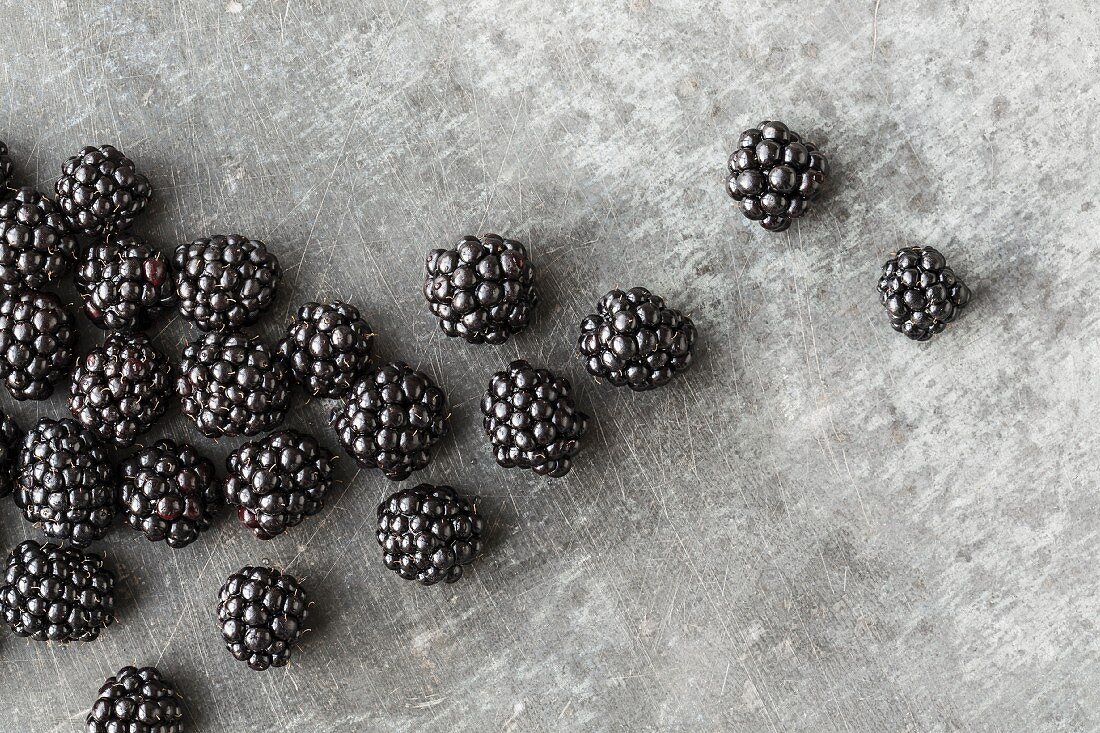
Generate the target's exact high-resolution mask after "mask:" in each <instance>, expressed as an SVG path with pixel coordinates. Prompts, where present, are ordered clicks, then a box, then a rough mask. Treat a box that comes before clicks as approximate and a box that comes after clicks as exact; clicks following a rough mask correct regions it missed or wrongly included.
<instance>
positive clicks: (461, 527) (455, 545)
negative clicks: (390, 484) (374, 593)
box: [378, 484, 482, 585]
mask: <svg viewBox="0 0 1100 733" xmlns="http://www.w3.org/2000/svg"><path fill="white" fill-rule="evenodd" d="M481 530H482V524H481V518H480V517H478V515H477V508H476V507H475V506H474V505H473V503H472V502H470V501H469V500H467V499H465V498H464V497H461V496H459V495H458V494H457V493H456V492H455V490H454V489H452V488H451V487H450V486H432V485H430V484H420V485H418V486H414V487H413V488H411V489H401V490H400V491H396V492H394V493H393V494H390V496H389V497H388V498H387V499H386V500H385V501H383V502H382V503H381V504H379V505H378V544H379V545H381V546H382V553H383V554H382V562H383V563H385V565H386V567H387V568H389V569H390V570H392V571H394V572H395V573H397V574H398V575H400V576H401V577H402V578H404V579H406V580H417V581H419V582H420V583H422V584H423V585H435V584H436V583H438V582H440V581H444V582H446V583H453V582H455V581H456V580H458V579H459V578H461V577H462V568H463V566H465V565H469V564H470V563H472V562H473V561H474V558H476V557H477V554H478V552H479V551H480V549H481Z"/></svg>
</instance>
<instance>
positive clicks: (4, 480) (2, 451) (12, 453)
mask: <svg viewBox="0 0 1100 733" xmlns="http://www.w3.org/2000/svg"><path fill="white" fill-rule="evenodd" d="M22 445H23V429H22V428H20V427H19V424H18V423H16V422H15V420H14V419H13V418H11V417H10V416H8V415H5V414H4V413H2V412H0V499H2V498H4V497H5V496H8V495H9V494H11V492H12V489H13V488H14V486H15V469H16V465H17V464H18V461H19V450H20V448H21V447H22Z"/></svg>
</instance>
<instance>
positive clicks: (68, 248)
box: [0, 187, 76, 293]
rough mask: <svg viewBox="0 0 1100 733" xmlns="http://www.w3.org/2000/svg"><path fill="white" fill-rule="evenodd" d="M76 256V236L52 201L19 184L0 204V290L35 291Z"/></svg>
mask: <svg viewBox="0 0 1100 733" xmlns="http://www.w3.org/2000/svg"><path fill="white" fill-rule="evenodd" d="M75 259H76V237H74V236H73V235H72V232H71V231H70V230H69V224H68V222H66V220H65V217H64V216H63V215H62V213H61V211H60V210H59V209H58V208H57V206H56V205H55V204H54V202H53V201H50V200H49V199H48V198H46V197H45V196H43V195H42V194H40V193H39V192H38V191H35V190H34V189H33V188H28V187H23V188H20V189H19V190H18V191H16V193H15V196H14V198H10V199H7V200H6V201H4V202H3V203H0V289H2V290H3V291H4V292H7V293H14V292H18V291H20V290H25V289H30V290H38V289H40V288H42V287H44V286H45V285H46V284H47V283H50V282H53V281H54V280H58V279H60V278H61V277H63V276H64V275H65V274H66V273H67V272H68V271H69V268H70V267H72V264H73V261H74V260H75Z"/></svg>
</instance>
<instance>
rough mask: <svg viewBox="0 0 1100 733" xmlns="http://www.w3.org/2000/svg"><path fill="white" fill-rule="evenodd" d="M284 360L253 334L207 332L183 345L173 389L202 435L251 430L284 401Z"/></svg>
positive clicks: (276, 413) (269, 423)
mask: <svg viewBox="0 0 1100 733" xmlns="http://www.w3.org/2000/svg"><path fill="white" fill-rule="evenodd" d="M287 382H288V375H287V369H286V365H284V364H283V363H282V362H281V361H279V360H277V359H276V358H274V356H273V355H272V354H271V352H270V351H269V350H268V348H267V347H266V346H265V345H264V343H263V342H262V341H261V340H260V339H259V338H257V337H256V336H248V335H246V334H243V333H240V332H239V331H228V332H224V333H208V334H206V335H204V336H200V337H199V338H197V339H195V340H194V341H192V342H191V343H190V344H188V345H187V347H186V348H185V349H184V350H183V359H182V361H181V362H180V369H179V378H178V380H177V383H176V384H177V387H176V389H177V391H178V392H179V393H180V396H181V397H182V399H183V412H184V413H185V414H186V415H187V416H188V417H190V418H191V419H192V420H194V421H195V424H196V425H198V427H199V430H201V431H202V433H203V435H205V436H207V437H208V438H216V437H218V436H220V435H229V436H233V435H256V434H258V433H262V432H265V431H267V430H271V429H272V428H274V427H275V426H276V425H278V424H279V423H281V422H282V421H283V417H284V416H285V415H286V411H287V408H288V407H289V406H290V391H289V389H288V384H287Z"/></svg>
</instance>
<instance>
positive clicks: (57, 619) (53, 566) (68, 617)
mask: <svg viewBox="0 0 1100 733" xmlns="http://www.w3.org/2000/svg"><path fill="white" fill-rule="evenodd" d="M114 587H115V576H114V574H113V573H112V572H111V571H110V570H109V569H107V568H106V567H104V565H103V558H102V557H100V556H98V555H93V554H91V553H88V552H84V551H83V550H80V549H78V548H75V547H61V546H59V545H55V544H53V543H52V542H47V543H46V544H44V545H43V544H39V543H37V542H35V541H34V540H27V541H26V542H22V543H20V545H19V546H18V547H16V548H15V549H14V550H12V551H11V554H9V555H8V567H7V572H6V573H5V574H4V579H3V584H2V585H0V614H3V616H4V621H5V622H6V623H7V624H8V626H10V627H11V630H12V632H13V633H15V634H16V635H17V636H28V637H30V638H32V639H34V640H36V641H61V642H69V641H94V640H95V639H96V637H98V636H99V632H100V631H102V630H103V629H105V628H107V627H108V626H110V625H111V624H112V623H114V621H115V617H114V608H115V599H114Z"/></svg>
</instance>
